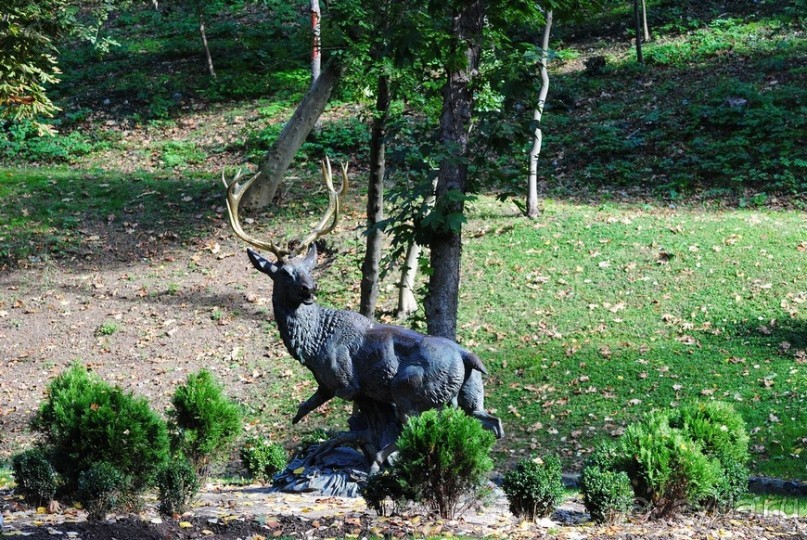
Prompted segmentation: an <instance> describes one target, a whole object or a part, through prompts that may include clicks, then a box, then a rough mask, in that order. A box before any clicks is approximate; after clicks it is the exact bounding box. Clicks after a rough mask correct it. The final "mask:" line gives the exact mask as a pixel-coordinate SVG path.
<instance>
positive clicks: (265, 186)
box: [243, 63, 342, 208]
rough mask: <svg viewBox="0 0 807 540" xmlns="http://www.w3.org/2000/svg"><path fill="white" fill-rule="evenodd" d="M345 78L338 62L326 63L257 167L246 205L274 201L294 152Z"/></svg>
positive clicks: (257, 205) (259, 206) (254, 206)
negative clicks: (256, 174)
mask: <svg viewBox="0 0 807 540" xmlns="http://www.w3.org/2000/svg"><path fill="white" fill-rule="evenodd" d="M341 77H342V67H341V65H340V64H338V63H327V64H326V65H325V68H324V69H323V70H322V72H321V73H320V76H319V77H317V80H316V82H315V83H314V84H312V85H311V88H310V89H309V90H308V93H306V95H305V97H304V98H303V100H302V101H301V102H300V104H299V105H297V109H296V110H295V111H294V114H293V115H292V117H291V119H290V120H289V121H288V122H287V123H286V125H285V126H283V130H282V131H281V132H280V135H278V137H277V140H275V142H274V143H273V144H272V147H271V148H269V150H268V151H267V152H266V154H265V155H264V157H263V159H262V160H261V163H260V165H259V166H258V171H259V172H260V177H259V178H258V179H257V180H256V181H255V184H253V186H252V187H251V188H250V189H249V191H247V192H246V193H245V194H244V202H243V204H244V206H245V207H246V208H262V207H264V206H267V205H269V204H271V203H272V200H273V199H274V198H275V194H276V193H277V188H278V186H280V183H281V182H282V181H283V175H284V174H285V173H286V170H288V168H289V165H291V161H292V159H294V154H296V153H297V150H299V149H300V146H301V145H302V144H303V142H305V138H306V137H307V136H308V134H309V133H310V132H311V129H312V128H313V127H314V125H315V124H316V123H317V120H319V117H320V116H321V115H322V111H324V110H325V106H326V105H327V104H328V99H329V98H330V96H331V92H332V91H333V89H334V87H335V86H336V83H337V82H338V81H339V79H340V78H341Z"/></svg>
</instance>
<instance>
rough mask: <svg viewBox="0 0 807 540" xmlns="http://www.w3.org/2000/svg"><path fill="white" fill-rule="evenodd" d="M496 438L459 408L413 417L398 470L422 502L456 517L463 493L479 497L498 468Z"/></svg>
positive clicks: (400, 451) (406, 428)
mask: <svg viewBox="0 0 807 540" xmlns="http://www.w3.org/2000/svg"><path fill="white" fill-rule="evenodd" d="M493 442H494V437H493V434H492V433H490V432H489V431H486V430H485V429H484V428H483V427H482V425H481V424H480V423H479V421H478V420H476V419H474V418H471V417H469V416H468V415H466V414H465V413H464V412H462V411H461V410H459V409H455V408H445V409H443V410H440V411H435V410H431V411H426V412H424V413H422V414H421V415H420V416H417V417H413V418H410V419H409V421H408V422H407V423H406V425H405V426H404V428H403V431H402V433H401V435H400V437H399V438H398V458H397V461H396V462H395V466H394V473H395V474H396V475H397V476H398V478H399V479H400V480H401V481H402V482H403V485H404V488H405V489H406V490H407V491H408V492H411V497H413V498H414V499H415V500H416V501H418V502H423V503H425V504H427V505H428V506H429V507H431V508H432V509H433V510H436V511H437V512H439V514H440V517H442V518H446V519H452V518H453V517H454V516H455V514H456V513H457V510H458V509H459V506H460V503H461V501H462V499H463V498H464V497H469V498H477V497H478V496H479V492H480V488H481V487H482V485H483V484H484V483H485V481H486V479H487V474H488V473H489V472H490V471H491V469H492V468H493V461H492V460H491V459H490V450H491V448H492V446H493Z"/></svg>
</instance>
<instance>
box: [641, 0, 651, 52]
mask: <svg viewBox="0 0 807 540" xmlns="http://www.w3.org/2000/svg"><path fill="white" fill-rule="evenodd" d="M642 26H643V27H644V40H645V43H646V42H648V41H650V40H651V39H653V38H652V37H650V29H649V28H648V26H647V1H646V0H642Z"/></svg>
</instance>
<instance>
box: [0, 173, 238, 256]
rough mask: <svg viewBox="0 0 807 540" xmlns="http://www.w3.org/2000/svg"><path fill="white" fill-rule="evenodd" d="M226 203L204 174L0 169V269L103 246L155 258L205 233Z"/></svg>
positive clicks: (81, 253)
mask: <svg viewBox="0 0 807 540" xmlns="http://www.w3.org/2000/svg"><path fill="white" fill-rule="evenodd" d="M217 203H218V204H219V205H220V204H222V203H223V196H222V193H221V187H220V184H218V183H217V182H215V181H214V180H210V179H204V178H182V177H179V178H177V177H174V176H171V177H168V176H166V177H159V176H152V175H146V174H139V175H138V174H135V175H119V174H114V173H101V172H97V173H96V172H87V171H79V170H68V169H5V170H3V169H0V267H5V268H13V267H17V266H24V265H26V264H29V263H37V262H42V261H44V260H47V259H51V258H72V257H79V258H83V257H88V256H90V255H92V254H93V253H95V252H98V251H107V252H110V253H111V254H112V257H113V258H114V259H116V260H118V261H131V260H138V259H141V258H149V257H154V256H159V255H160V254H161V252H162V251H163V250H164V249H165V248H166V247H167V246H169V245H170V244H172V243H175V242H185V241H189V240H192V239H194V238H199V237H201V236H203V235H205V234H208V233H209V232H210V229H211V228H212V226H213V223H214V221H215V220H216V219H217V218H218V217H219V215H220V214H218V213H217V212H216V210H217V208H216V206H217Z"/></svg>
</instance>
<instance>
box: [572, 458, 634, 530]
mask: <svg viewBox="0 0 807 540" xmlns="http://www.w3.org/2000/svg"><path fill="white" fill-rule="evenodd" d="M618 461H619V457H618V455H617V452H616V449H615V448H614V447H613V446H610V445H609V446H601V447H599V448H597V449H596V450H595V451H594V453H593V454H592V455H591V456H590V457H589V459H587V460H586V465H585V467H584V468H583V474H581V475H580V491H581V492H582V493H583V504H584V505H585V506H586V510H588V513H589V514H591V519H593V520H594V521H598V522H607V523H613V522H614V521H616V520H617V519H618V518H619V517H620V516H623V515H625V514H627V513H628V512H630V510H631V508H632V507H633V488H632V487H631V483H630V478H628V475H627V474H625V473H624V472H623V471H618V470H614V468H615V466H616V465H617V463H618Z"/></svg>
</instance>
